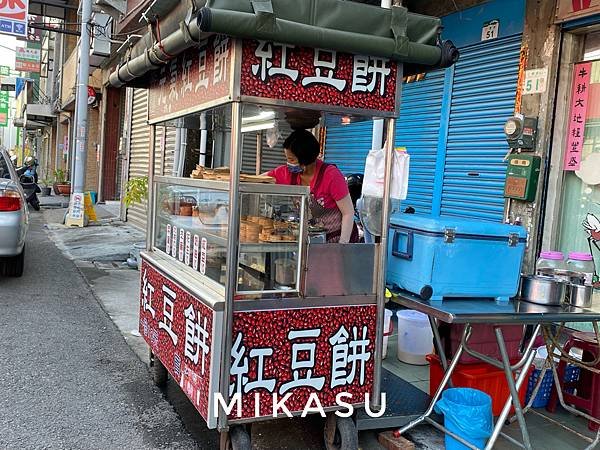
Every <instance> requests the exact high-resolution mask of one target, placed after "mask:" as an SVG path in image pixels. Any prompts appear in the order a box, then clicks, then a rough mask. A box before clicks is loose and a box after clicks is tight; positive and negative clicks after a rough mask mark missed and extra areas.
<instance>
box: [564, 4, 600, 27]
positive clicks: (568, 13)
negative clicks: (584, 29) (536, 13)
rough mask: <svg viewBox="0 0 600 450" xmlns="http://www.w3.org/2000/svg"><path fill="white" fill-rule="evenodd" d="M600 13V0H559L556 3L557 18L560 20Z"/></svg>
mask: <svg viewBox="0 0 600 450" xmlns="http://www.w3.org/2000/svg"><path fill="white" fill-rule="evenodd" d="M598 13H600V0H558V1H557V3H556V20H557V21H559V22H564V21H566V20H571V19H579V18H581V17H585V16H590V15H592V14H598Z"/></svg>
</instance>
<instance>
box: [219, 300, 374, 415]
mask: <svg viewBox="0 0 600 450" xmlns="http://www.w3.org/2000/svg"><path fill="white" fill-rule="evenodd" d="M376 310H377V309H376V306H375V305H365V306H337V307H323V308H305V309H291V310H270V311H253V312H237V313H235V314H234V324H233V337H232V342H233V345H232V350H231V370H230V375H231V377H230V383H231V384H230V390H229V394H230V395H232V396H235V394H238V395H240V394H241V398H242V400H241V402H242V408H241V409H242V417H243V418H250V417H257V416H264V417H266V416H270V417H273V414H274V413H275V414H279V415H281V414H287V413H286V412H285V410H284V409H283V406H285V408H287V410H289V412H290V413H294V412H299V411H303V410H305V408H306V406H307V404H310V397H311V394H313V395H314V394H316V396H317V398H318V400H319V402H320V404H321V406H322V407H323V408H327V407H331V406H336V405H337V406H339V402H336V396H337V395H338V394H342V393H343V394H345V396H344V397H343V401H344V402H346V403H349V404H357V403H361V404H362V403H364V401H365V394H366V393H368V392H370V391H371V388H372V383H373V371H374V352H375V319H376ZM286 396H287V399H285V397H286ZM274 398H275V399H276V400H274ZM276 403H280V405H283V406H281V407H280V408H276V407H275V404H276ZM310 406H312V407H315V403H312V404H311V405H310ZM230 418H231V419H237V418H238V416H237V411H236V409H235V408H234V409H233V411H232V413H231V415H230Z"/></svg>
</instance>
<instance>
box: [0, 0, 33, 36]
mask: <svg viewBox="0 0 600 450" xmlns="http://www.w3.org/2000/svg"><path fill="white" fill-rule="evenodd" d="M28 6H29V0H0V33H2V34H10V35H12V36H17V37H26V36H27V10H28Z"/></svg>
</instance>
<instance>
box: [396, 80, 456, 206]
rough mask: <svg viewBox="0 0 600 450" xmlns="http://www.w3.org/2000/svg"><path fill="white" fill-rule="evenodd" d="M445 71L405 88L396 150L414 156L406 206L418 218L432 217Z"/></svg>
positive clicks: (397, 129)
mask: <svg viewBox="0 0 600 450" xmlns="http://www.w3.org/2000/svg"><path fill="white" fill-rule="evenodd" d="M444 75H445V73H444V71H442V70H439V71H436V72H431V73H428V74H427V76H426V77H425V79H424V80H422V81H418V82H414V83H406V84H403V85H402V103H401V105H400V118H399V120H398V121H397V122H396V142H395V143H396V146H399V147H406V148H407V150H408V153H409V154H410V174H409V178H408V180H409V181H408V183H409V184H408V197H407V198H406V200H405V201H403V202H402V204H403V205H404V206H406V207H407V206H412V207H413V208H415V211H416V213H417V214H424V215H428V214H431V205H432V202H433V193H434V180H435V171H436V160H437V153H438V144H439V142H438V141H439V132H440V121H441V116H442V104H443V97H444Z"/></svg>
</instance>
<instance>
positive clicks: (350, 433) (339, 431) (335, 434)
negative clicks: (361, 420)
mask: <svg viewBox="0 0 600 450" xmlns="http://www.w3.org/2000/svg"><path fill="white" fill-rule="evenodd" d="M323 434H324V437H325V448H326V449H327V450H357V449H358V430H357V429H356V425H355V424H354V421H353V420H352V418H350V417H338V416H336V415H335V414H333V413H332V414H329V415H328V416H327V420H326V421H325V429H324V433H323Z"/></svg>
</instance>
